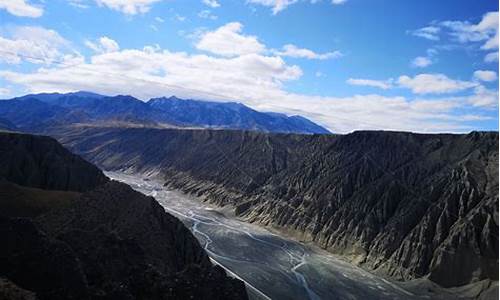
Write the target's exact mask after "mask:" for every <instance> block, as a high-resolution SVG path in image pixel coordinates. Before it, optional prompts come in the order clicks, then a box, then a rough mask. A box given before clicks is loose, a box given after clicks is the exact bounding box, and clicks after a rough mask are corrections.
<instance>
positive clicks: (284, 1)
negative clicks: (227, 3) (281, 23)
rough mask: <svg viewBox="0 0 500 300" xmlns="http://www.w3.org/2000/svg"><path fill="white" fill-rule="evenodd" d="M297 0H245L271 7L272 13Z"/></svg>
mask: <svg viewBox="0 0 500 300" xmlns="http://www.w3.org/2000/svg"><path fill="white" fill-rule="evenodd" d="M297 1H298V0H247V2H248V3H253V4H260V5H263V6H267V7H272V10H273V14H274V15H276V14H277V13H279V12H280V11H282V10H284V9H285V8H287V7H288V6H289V5H292V4H294V3H296V2H297Z"/></svg>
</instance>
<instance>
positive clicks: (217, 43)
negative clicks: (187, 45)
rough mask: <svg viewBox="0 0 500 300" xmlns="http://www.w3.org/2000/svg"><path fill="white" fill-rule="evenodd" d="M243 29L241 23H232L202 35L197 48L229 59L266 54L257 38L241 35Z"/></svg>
mask: <svg viewBox="0 0 500 300" xmlns="http://www.w3.org/2000/svg"><path fill="white" fill-rule="evenodd" d="M242 29H243V25H242V24H241V23H238V22H232V23H228V24H226V25H224V26H222V27H219V28H218V29H216V30H215V31H209V32H206V33H204V34H202V35H201V38H200V40H199V41H198V43H196V48H197V49H199V50H204V51H208V52H211V53H214V54H217V55H221V56H227V57H230V56H237V55H245V54H253V53H262V52H264V50H265V49H266V47H265V46H264V44H262V43H260V42H259V40H258V39H257V37H256V36H252V35H243V34H241V31H242Z"/></svg>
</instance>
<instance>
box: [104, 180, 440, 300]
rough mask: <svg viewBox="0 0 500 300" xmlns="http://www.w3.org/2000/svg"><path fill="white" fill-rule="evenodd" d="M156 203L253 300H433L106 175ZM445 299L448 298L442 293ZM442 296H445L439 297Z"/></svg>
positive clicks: (208, 209)
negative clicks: (241, 285)
mask: <svg viewBox="0 0 500 300" xmlns="http://www.w3.org/2000/svg"><path fill="white" fill-rule="evenodd" d="M106 175H107V176H108V177H110V178H112V179H114V180H117V181H121V182H124V183H127V184H129V185H130V186H131V187H132V188H134V189H135V190H137V191H139V192H142V193H144V194H146V195H150V196H153V197H155V199H156V200H157V201H158V202H159V203H160V204H161V205H162V206H163V207H164V208H165V210H166V211H167V212H169V213H171V214H172V215H174V216H176V217H178V218H179V219H180V220H181V221H182V222H183V223H184V224H185V225H186V226H187V227H188V228H190V230H191V231H192V232H193V234H194V235H195V236H196V238H197V239H198V240H199V242H200V244H201V245H202V247H204V248H205V250H206V251H207V253H208V254H209V256H210V258H211V260H212V261H213V262H214V263H216V264H219V265H221V266H222V267H223V268H225V269H226V270H227V271H228V273H230V274H231V275H232V276H234V277H236V278H238V279H240V280H242V281H244V282H245V284H246V285H247V291H248V292H249V295H250V298H251V299H311V300H316V299H368V300H371V299H373V300H377V299H430V298H435V297H429V295H425V296H424V295H416V294H415V293H414V292H411V291H409V290H407V289H405V288H403V285H401V284H399V283H398V282H395V281H390V280H388V279H385V278H383V277H380V276H377V275H374V274H372V273H370V272H368V271H366V270H364V269H362V268H359V267H357V266H355V265H352V264H350V263H349V262H346V261H344V260H342V259H341V258H339V257H336V256H334V255H331V254H329V253H328V252H326V251H322V250H319V249H317V248H314V247H311V246H308V245H304V244H302V243H299V242H296V241H293V240H290V239H287V238H284V237H281V236H279V235H276V234H274V233H272V232H270V231H268V230H266V229H265V228H262V227H260V226H257V225H254V224H249V223H246V222H244V221H241V220H238V219H237V218H235V217H232V216H230V215H228V214H224V213H223V211H222V210H220V209H219V208H217V207H214V206H212V205H209V204H206V203H203V202H201V201H199V200H197V199H196V198H194V197H191V196H188V195H185V194H183V193H181V192H179V191H169V190H166V189H165V188H164V187H163V185H162V182H161V181H159V180H157V179H155V178H152V177H150V178H148V177H144V176H141V175H130V174H125V173H120V172H106ZM441 296H444V295H441ZM437 298H441V297H437Z"/></svg>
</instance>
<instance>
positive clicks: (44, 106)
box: [0, 92, 330, 134]
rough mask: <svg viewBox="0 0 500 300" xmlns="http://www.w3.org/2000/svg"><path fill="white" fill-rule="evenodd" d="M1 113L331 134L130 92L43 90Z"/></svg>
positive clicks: (60, 122)
mask: <svg viewBox="0 0 500 300" xmlns="http://www.w3.org/2000/svg"><path fill="white" fill-rule="evenodd" d="M0 114H1V115H2V116H3V117H4V118H5V119H7V120H8V121H10V122H12V123H13V124H14V125H15V126H16V127H18V128H19V129H20V130H25V131H30V132H35V133H39V132H43V130H45V129H46V128H49V127H55V126H67V125H69V124H81V123H84V124H85V123H87V124H92V123H95V122H113V121H114V122H128V123H130V124H136V125H142V126H143V127H199V128H213V129H235V130H253V131H263V132H293V133H304V134H314V133H317V134H328V133H330V132H329V131H328V130H327V129H325V128H323V127H321V126H319V125H317V124H315V123H314V122H312V121H310V120H308V119H306V118H304V117H301V116H287V115H285V114H279V113H266V112H259V111H256V110H254V109H252V108H250V107H247V106H245V105H243V104H241V103H237V102H213V101H204V100H192V99H180V98H177V97H175V96H172V97H169V98H166V97H162V98H152V99H150V100H149V101H147V102H143V101H141V100H139V99H136V98H134V97H132V96H128V95H117V96H112V97H108V96H102V95H98V94H95V93H92V92H75V93H67V94H59V93H42V94H29V95H25V96H21V97H16V98H12V99H7V100H2V101H0Z"/></svg>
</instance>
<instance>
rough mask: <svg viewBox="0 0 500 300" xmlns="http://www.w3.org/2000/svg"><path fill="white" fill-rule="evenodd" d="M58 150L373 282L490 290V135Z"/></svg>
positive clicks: (97, 138)
mask: <svg viewBox="0 0 500 300" xmlns="http://www.w3.org/2000/svg"><path fill="white" fill-rule="evenodd" d="M60 137H61V141H62V142H63V143H64V144H66V145H67V146H68V147H70V148H71V149H73V150H74V151H75V152H77V153H80V154H82V155H83V156H84V157H87V158H88V159H92V161H93V162H95V163H96V164H97V165H99V166H101V167H102V168H104V169H107V170H128V171H131V172H144V173H149V174H152V173H158V174H160V175H161V176H163V177H164V179H165V182H166V183H165V184H166V186H167V187H169V188H175V189H180V190H182V191H184V192H187V193H191V194H194V195H196V196H199V197H202V198H203V199H205V200H206V201H210V202H212V203H215V204H218V205H222V206H224V205H231V206H233V207H234V209H235V212H236V214H237V215H238V216H239V217H241V218H243V219H245V220H247V221H249V222H254V223H258V224H262V225H264V226H269V227H272V228H276V229H279V230H280V231H281V232H284V233H286V234H288V235H291V236H293V237H295V238H297V239H300V240H303V241H310V242H313V243H315V244H317V245H319V246H321V247H323V248H325V249H327V250H329V251H331V252H333V253H337V254H340V255H343V256H344V257H346V258H348V259H350V260H351V261H353V262H355V263H358V264H360V265H362V266H364V267H365V268H368V269H371V270H373V271H375V272H379V273H380V274H386V275H390V276H393V277H395V278H398V279H401V280H408V279H413V278H419V277H428V278H430V279H431V280H432V281H434V282H436V283H438V284H440V285H441V286H444V287H454V286H461V285H465V284H468V283H473V282H478V281H481V280H493V281H496V280H498V133H493V132H472V133H470V134H463V135H452V134H436V135H434V134H413V133H404V132H355V133H352V134H348V135H330V136H324V135H319V136H307V135H292V134H288V135H287V134H259V133H254V132H231V131H202V130H154V129H95V128H93V129H87V130H83V131H80V132H72V131H71V130H68V131H65V134H64V136H63V135H60Z"/></svg>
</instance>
